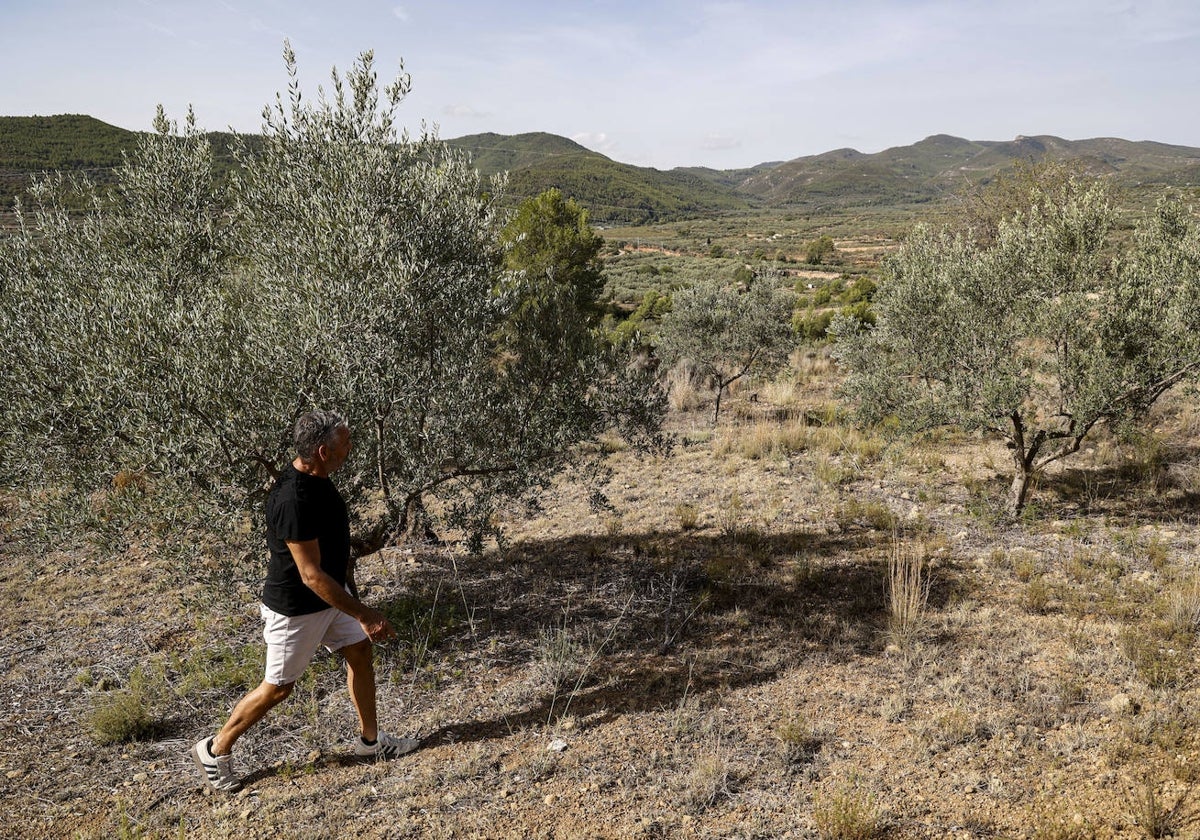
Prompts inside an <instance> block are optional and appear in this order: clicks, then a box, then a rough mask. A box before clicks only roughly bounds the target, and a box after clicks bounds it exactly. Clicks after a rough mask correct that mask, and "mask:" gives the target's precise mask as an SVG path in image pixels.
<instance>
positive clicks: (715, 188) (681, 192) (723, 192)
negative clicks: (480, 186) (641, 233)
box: [446, 133, 752, 224]
mask: <svg viewBox="0 0 1200 840" xmlns="http://www.w3.org/2000/svg"><path fill="white" fill-rule="evenodd" d="M446 142H447V143H449V144H450V145H451V146H455V147H457V148H460V149H464V150H466V151H468V152H470V153H471V157H472V160H473V161H474V162H475V165H476V166H477V167H478V168H479V171H480V172H481V173H483V174H484V175H493V174H496V173H498V172H505V171H507V172H508V173H509V181H508V187H509V189H508V196H509V198H510V199H512V200H513V201H520V200H522V199H524V198H528V197H531V196H534V195H537V194H538V193H541V192H543V191H544V190H547V189H549V188H551V187H557V188H558V189H559V190H561V191H562V192H563V194H565V195H568V196H570V197H572V198H574V199H576V200H577V201H579V202H580V203H581V204H583V205H584V206H585V207H587V208H588V210H589V212H590V214H591V216H592V219H593V220H594V221H598V222H609V223H611V222H621V223H625V224H642V223H646V222H653V221H662V220H664V219H671V218H681V217H685V216H697V215H705V214H711V213H717V212H723V211H729V210H742V209H745V208H746V207H748V206H750V203H751V202H752V199H750V198H748V197H743V196H738V195H736V194H735V193H733V192H732V191H731V190H730V189H729V187H728V185H726V184H723V183H720V178H719V177H717V178H709V177H703V176H701V175H699V174H697V173H696V172H694V171H688V170H682V169H674V170H671V171H669V172H663V171H661V170H658V169H651V168H646V167H638V166H631V165H630V164H626V163H618V162H617V161H614V160H612V159H611V158H608V157H605V156H604V155H602V154H600V153H599V152H593V151H590V150H589V149H585V148H584V147H583V146H580V145H579V144H578V143H575V142H574V141H572V140H567V139H566V138H564V137H558V136H556V135H553V134H545V133H535V134H517V135H510V136H505V135H500V134H474V135H468V136H466V137H458V138H455V139H452V140H447V141H446ZM709 171H710V172H711V171H713V170H709Z"/></svg>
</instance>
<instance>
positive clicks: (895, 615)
mask: <svg viewBox="0 0 1200 840" xmlns="http://www.w3.org/2000/svg"><path fill="white" fill-rule="evenodd" d="M887 593H888V601H887V607H888V627H887V637H888V642H889V643H890V644H892V645H895V646H896V647H897V648H899V649H900V650H902V651H907V650H910V649H911V648H912V646H913V644H914V643H915V642H916V641H917V640H918V639H919V638H920V635H921V633H922V632H923V630H924V625H925V620H926V615H925V609H926V605H927V604H928V603H929V578H928V575H927V574H926V555H925V546H924V545H921V544H919V543H918V544H911V543H908V542H905V541H903V540H901V539H900V537H899V535H898V534H897V533H896V532H893V533H892V543H891V548H890V550H889V552H888V577H887Z"/></svg>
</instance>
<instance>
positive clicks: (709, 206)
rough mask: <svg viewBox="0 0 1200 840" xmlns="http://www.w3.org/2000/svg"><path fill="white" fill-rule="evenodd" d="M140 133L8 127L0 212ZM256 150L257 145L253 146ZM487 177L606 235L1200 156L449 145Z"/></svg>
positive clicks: (480, 138)
mask: <svg viewBox="0 0 1200 840" xmlns="http://www.w3.org/2000/svg"><path fill="white" fill-rule="evenodd" d="M210 136H211V138H212V140H213V145H214V148H215V150H216V158H217V165H218V170H219V171H221V172H223V171H226V170H228V169H229V168H230V167H232V166H233V165H234V164H233V160H232V155H231V154H230V151H229V150H230V147H231V145H232V142H233V135H230V134H225V133H219V132H217V133H213V134H212V135H210ZM136 137H137V134H136V133H135V132H132V131H127V130H125V129H123V128H118V127H116V126H112V125H108V124H107V123H103V122H101V121H100V120H97V119H94V118H92V117H88V116H82V115H60V116H54V117H0V210H4V209H7V208H8V207H11V205H12V202H13V200H14V197H15V196H16V195H17V194H19V193H20V192H21V191H22V190H24V189H25V188H26V187H27V185H28V183H29V181H30V178H31V177H32V176H33V174H34V173H36V172H42V171H47V170H64V171H85V172H87V173H88V174H89V175H90V176H92V177H93V178H94V179H96V180H98V181H100V182H102V183H103V182H104V181H105V180H107V179H109V178H110V177H111V171H112V168H113V167H115V166H117V165H119V164H120V163H121V153H122V151H123V150H126V149H129V148H131V147H132V145H133V143H134V142H135V139H136ZM248 140H249V141H250V142H252V143H253V142H254V140H255V138H254V137H253V136H250V137H249V138H248ZM446 142H447V143H448V144H450V145H452V146H456V147H458V148H460V149H463V150H465V151H467V152H469V153H470V154H471V156H472V160H473V161H474V162H475V165H476V166H477V167H478V168H479V170H480V172H481V173H483V174H484V175H492V174H496V173H499V172H508V173H509V181H508V192H507V198H508V199H509V200H510V201H513V202H516V201H519V200H521V199H524V198H527V197H529V196H532V195H536V194H537V193H539V192H542V191H543V190H545V189H548V188H549V187H557V188H558V189H560V190H562V192H563V193H565V194H567V195H569V196H571V197H573V198H575V199H576V200H577V201H579V202H580V203H581V204H583V205H584V206H585V207H587V208H588V210H589V211H590V213H591V216H592V219H593V220H594V221H596V222H599V223H604V224H635V225H636V224H646V223H651V222H659V221H666V220H672V219H679V218H687V217H699V216H711V215H717V214H723V213H728V212H736V211H744V210H747V209H758V208H803V209H808V210H814V209H819V208H821V207H864V206H888V205H896V206H904V205H913V204H925V203H931V202H936V201H938V200H940V199H942V198H944V197H946V196H949V195H952V194H955V193H956V192H958V191H960V190H962V189H963V188H964V187H965V186H968V185H974V184H979V183H986V182H988V181H990V180H991V179H993V178H995V177H996V175H997V174H999V173H1000V172H1002V171H1004V170H1005V169H1008V168H1009V167H1011V166H1013V165H1014V164H1015V163H1016V162H1018V161H1026V162H1028V161H1042V160H1056V161H1072V160H1074V161H1081V162H1082V163H1083V164H1084V165H1085V166H1086V167H1087V168H1088V169H1089V171H1092V172H1094V173H1096V174H1102V175H1106V176H1109V177H1111V178H1112V179H1113V180H1114V181H1115V182H1116V183H1117V184H1118V185H1120V186H1122V187H1126V188H1129V189H1132V190H1139V189H1153V188H1155V187H1159V186H1172V187H1184V188H1187V187H1198V186H1200V148H1193V147H1189V146H1174V145H1169V144H1165V143H1155V142H1151V141H1136V142H1135V141H1130V140H1122V139H1119V138H1113V137H1101V138H1093V139H1090V140H1064V139H1062V138H1060V137H1054V136H1050V135H1039V136H1030V137H1016V138H1014V139H1013V140H1005V141H987V140H965V139H963V138H960V137H952V136H949V135H946V134H935V135H932V136H930V137H926V138H925V139H924V140H921V141H919V142H916V143H913V144H911V145H908V146H895V147H893V148H890V149H885V150H883V151H882V152H878V153H875V154H864V153H862V152H859V151H857V150H855V149H835V150H833V151H828V152H823V153H821V154H818V155H807V156H804V157H798V158H795V159H793V160H789V161H785V162H768V163H761V164H758V165H756V166H752V167H747V168H743V169H729V170H716V169H709V168H705V167H678V168H675V169H671V170H665V171H664V170H659V169H653V168H649V167H639V166H633V165H631V164H626V163H620V162H618V161H615V160H612V159H611V158H608V157H606V156H604V155H602V154H600V153H599V152H594V151H591V150H590V149H587V148H585V147H583V146H581V145H580V144H578V143H576V142H574V141H573V140H569V139H567V138H565V137H560V136H557V135H554V134H547V133H545V132H533V133H527V134H516V135H503V134H494V133H487V134H473V135H467V136H464V137H458V138H454V139H448V140H447V141H446Z"/></svg>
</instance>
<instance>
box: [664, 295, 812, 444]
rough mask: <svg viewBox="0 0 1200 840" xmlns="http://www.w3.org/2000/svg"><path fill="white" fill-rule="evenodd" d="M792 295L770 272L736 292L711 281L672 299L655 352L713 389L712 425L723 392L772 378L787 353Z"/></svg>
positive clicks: (715, 418) (792, 338)
mask: <svg viewBox="0 0 1200 840" xmlns="http://www.w3.org/2000/svg"><path fill="white" fill-rule="evenodd" d="M793 303H794V294H793V293H792V292H791V291H790V290H789V289H787V288H784V287H783V286H781V284H780V282H779V280H778V279H777V278H776V276H775V274H774V273H772V272H769V271H767V272H763V273H760V274H758V275H756V276H755V278H754V280H753V282H752V283H751V284H750V288H749V289H747V290H745V291H739V290H738V289H737V288H735V287H731V286H728V285H726V284H724V283H722V282H721V281H719V280H716V279H710V280H706V281H702V282H700V283H697V284H695V285H694V286H691V287H689V288H686V289H681V290H680V291H678V292H676V293H675V294H674V295H673V296H672V304H671V310H670V311H669V312H667V313H666V314H664V315H663V318H662V324H661V326H660V328H659V345H658V352H659V354H660V356H661V358H662V359H663V361H665V362H666V363H667V364H674V363H676V362H678V361H681V360H685V359H686V360H687V361H689V362H691V363H692V364H693V365H694V366H695V370H696V373H697V374H699V375H700V376H702V377H704V378H707V379H711V380H712V382H713V383H714V386H715V389H716V400H715V403H714V405H713V423H716V422H717V418H718V417H719V416H720V414H721V398H722V396H723V395H724V393H725V390H726V389H727V388H728V387H729V386H730V385H731V384H733V383H734V382H736V381H738V380H739V379H741V378H742V377H744V376H748V375H758V374H767V373H773V372H774V371H775V370H777V369H778V368H779V366H780V365H781V364H782V363H783V362H784V360H785V359H787V356H788V353H789V352H791V349H792V346H793V342H794V336H793V333H792V329H791V313H792V306H793Z"/></svg>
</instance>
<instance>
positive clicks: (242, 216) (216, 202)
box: [0, 48, 663, 550]
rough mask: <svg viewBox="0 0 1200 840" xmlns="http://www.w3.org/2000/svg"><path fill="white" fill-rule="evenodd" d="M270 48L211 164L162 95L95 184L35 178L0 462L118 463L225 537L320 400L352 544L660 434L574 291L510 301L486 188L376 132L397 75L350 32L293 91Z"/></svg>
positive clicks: (500, 495)
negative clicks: (80, 206) (342, 437)
mask: <svg viewBox="0 0 1200 840" xmlns="http://www.w3.org/2000/svg"><path fill="white" fill-rule="evenodd" d="M285 60H286V65H287V69H288V72H289V74H290V76H291V84H290V86H289V89H288V91H287V93H286V95H281V96H279V97H277V100H276V102H275V103H274V105H273V106H270V107H268V108H267V109H265V110H264V122H263V130H262V136H261V138H242V139H241V141H240V142H237V143H235V156H236V158H237V160H238V163H239V166H238V168H236V169H235V171H234V172H233V174H232V176H231V177H230V178H229V179H228V180H227V181H221V180H218V179H216V178H215V177H214V174H213V166H212V162H213V161H212V152H211V149H210V148H209V145H208V142H207V140H206V139H205V136H204V135H203V134H202V133H201V132H200V131H199V130H198V129H197V128H196V127H195V121H194V119H192V118H191V116H190V115H189V119H188V120H187V122H186V123H185V126H184V128H183V131H182V132H180V131H178V130H176V129H175V127H174V126H172V125H171V124H169V123H168V121H167V120H166V118H165V117H164V116H163V115H162V114H161V111H160V115H159V118H158V119H157V120H156V124H155V128H156V131H155V132H154V133H153V134H152V135H149V136H146V137H145V138H144V139H143V140H142V141H141V142H140V144H139V146H138V148H137V149H136V150H134V151H133V152H132V153H131V154H130V156H129V158H128V160H127V162H126V164H125V166H123V167H122V168H121V169H120V171H119V172H118V173H117V186H116V189H115V191H114V192H113V193H112V194H108V193H106V192H102V191H100V190H98V189H96V188H95V187H94V186H92V185H90V184H88V183H87V182H86V181H80V182H70V181H65V180H63V179H57V178H56V179H51V180H49V181H47V182H45V183H43V184H41V185H40V186H39V187H38V189H37V190H36V191H35V193H34V195H33V199H32V207H31V208H29V209H23V210H22V212H21V213H20V215H19V229H18V231H17V232H16V234H15V235H13V236H11V237H8V238H6V239H4V240H0V339H2V340H3V341H4V342H5V345H6V346H10V347H13V348H14V355H13V356H12V357H11V358H12V364H10V365H9V366H7V368H6V369H5V370H4V372H3V373H2V374H0V398H2V399H3V400H4V402H5V404H6V422H5V423H4V424H3V426H4V428H3V429H2V430H0V435H2V436H3V437H2V439H0V442H2V443H3V452H2V453H0V480H3V482H4V483H5V484H9V485H13V484H20V485H23V486H30V487H31V486H42V487H64V486H67V485H73V486H77V487H79V488H81V489H83V490H89V491H91V490H96V489H98V488H101V489H102V488H104V487H105V486H111V483H112V482H113V479H114V476H120V475H127V474H133V475H137V476H139V477H141V478H139V486H143V484H144V485H146V486H152V487H154V488H155V490H156V491H162V492H163V493H166V492H168V491H170V492H171V493H172V494H173V495H171V496H170V508H169V511H168V514H169V516H170V517H171V518H172V519H175V520H178V521H180V522H182V521H185V520H186V521H188V522H190V523H191V526H192V527H194V528H195V529H196V530H195V533H206V532H212V531H213V530H219V531H223V532H225V533H229V532H232V531H234V530H236V529H235V528H233V527H232V526H233V525H234V524H235V523H236V522H237V521H238V520H243V521H244V520H245V519H246V517H248V516H250V515H251V514H252V513H253V511H254V510H255V507H256V504H257V502H256V499H257V497H258V495H259V494H260V493H261V491H262V490H263V488H264V487H265V486H266V484H267V482H268V481H269V479H270V477H271V475H272V474H273V473H275V472H276V471H277V470H278V469H279V468H280V467H281V466H282V465H283V464H285V463H286V462H287V460H288V459H289V458H290V445H289V444H290V427H291V425H292V423H293V421H294V419H295V417H296V416H298V414H300V413H301V412H303V411H305V410H308V409H309V408H312V407H332V408H337V409H339V410H341V411H342V412H344V413H345V414H347V415H348V417H349V418H350V420H351V423H352V426H353V427H354V428H355V430H356V434H355V448H354V450H353V452H352V454H351V459H350V461H349V462H348V464H347V467H346V468H345V469H344V471H343V473H342V475H343V476H344V478H342V479H341V480H340V483H341V485H342V486H343V489H344V492H346V493H347V495H348V497H349V499H348V500H349V501H350V503H351V506H352V508H353V509H355V510H357V511H360V512H367V519H366V521H365V522H364V523H363V527H362V528H360V529H359V533H358V536H360V537H362V538H363V540H364V544H363V546H362V547H363V549H364V550H366V549H367V548H370V547H377V546H378V545H379V544H381V541H382V540H383V539H385V538H386V537H387V536H388V535H391V534H395V533H398V532H401V531H408V532H409V533H410V534H413V533H426V532H428V530H429V521H428V516H429V512H428V510H427V508H426V505H425V502H426V500H428V499H430V498H433V497H436V498H439V499H441V500H442V501H443V502H444V504H442V505H439V510H440V512H441V517H442V519H441V521H442V522H443V523H444V524H446V525H449V526H453V527H459V528H462V529H465V531H466V533H468V534H470V535H473V536H475V537H478V536H480V535H481V534H483V533H484V532H485V531H486V529H487V528H488V527H489V526H488V523H489V522H490V521H491V516H490V514H491V513H492V511H493V510H494V509H495V507H496V505H497V504H499V503H500V502H502V501H503V500H506V499H529V498H531V497H532V496H533V494H535V493H536V491H537V490H538V489H539V488H541V487H544V486H545V485H546V484H547V483H548V482H549V480H550V479H551V477H552V476H554V475H555V474H557V473H558V472H560V471H561V470H563V469H565V468H567V467H569V466H571V465H577V464H580V463H581V459H582V458H584V454H585V452H586V451H587V447H586V446H584V444H585V443H586V442H587V441H589V440H591V439H594V438H595V437H596V436H598V435H599V434H600V433H602V432H604V431H606V430H609V429H613V428H616V429H618V430H620V431H621V432H623V433H624V434H626V436H628V437H629V438H630V439H631V440H633V442H634V443H636V444H639V445H652V444H654V443H656V442H658V436H657V435H658V426H659V423H660V421H661V413H662V405H663V401H662V399H661V395H659V394H658V393H657V391H656V386H655V384H654V383H653V382H652V381H650V379H649V377H648V376H646V375H643V374H639V373H637V372H636V371H634V370H633V369H631V368H630V367H629V366H628V364H627V359H626V358H625V357H624V356H622V354H621V353H620V352H619V351H617V350H613V349H611V348H609V347H608V346H607V345H605V343H604V342H602V341H600V340H599V339H598V338H596V339H592V340H589V339H591V331H590V327H589V326H588V316H587V315H586V314H581V313H580V312H579V311H578V310H579V309H580V306H581V304H580V301H577V300H575V299H571V300H565V301H559V302H558V304H557V305H555V306H553V307H547V306H542V305H540V304H537V303H536V301H535V302H534V304H531V299H532V298H536V294H535V291H536V289H537V284H536V283H533V282H532V279H531V278H530V277H529V275H528V272H517V271H510V270H508V269H506V268H505V246H504V243H503V242H502V240H501V237H500V232H501V230H502V227H503V223H504V217H503V216H502V215H501V213H500V212H499V210H498V207H499V204H498V198H499V196H500V194H501V192H502V189H503V183H502V182H484V181H482V180H481V178H480V176H479V175H478V173H477V172H476V170H475V169H474V167H473V166H472V165H471V163H470V161H469V159H468V158H467V157H466V156H465V155H464V154H463V153H461V152H458V151H456V150H454V149H452V148H451V147H448V146H446V145H445V144H443V143H441V142H440V141H439V140H438V139H437V138H436V137H435V136H433V135H432V134H430V133H422V135H421V136H420V137H417V138H411V137H409V136H408V135H407V134H399V133H398V132H397V131H396V129H395V127H394V119H395V113H396V109H397V108H398V107H399V105H400V103H401V102H402V100H403V99H404V97H405V95H406V93H407V91H408V88H409V80H408V77H407V76H405V75H404V74H403V73H402V74H401V75H400V76H399V77H398V78H397V79H396V81H395V82H394V83H392V84H390V85H388V86H385V87H383V88H381V87H380V86H379V84H378V83H377V80H376V74H375V71H374V69H373V65H372V56H371V54H370V53H369V52H368V53H364V54H363V55H362V56H360V58H359V60H358V61H357V62H356V63H355V65H354V66H353V68H352V69H351V70H350V71H348V72H347V73H346V74H345V75H344V76H342V75H339V74H338V72H337V71H336V70H335V71H334V73H333V76H332V86H331V88H330V90H329V91H325V90H320V91H319V92H318V95H317V97H316V98H315V100H314V101H309V100H308V99H305V98H304V97H303V95H302V92H301V89H300V85H299V83H298V81H297V78H296V65H295V58H294V56H293V55H292V53H291V50H290V48H287V49H286V50H285ZM72 195H82V196H84V197H85V198H86V199H87V205H88V207H89V209H88V211H87V212H86V213H84V214H83V215H82V216H81V217H76V216H72V215H71V214H70V213H68V211H67V210H66V209H65V208H66V207H68V206H70V204H69V202H68V201H67V199H68V198H69V197H70V196H72ZM535 312H536V313H537V318H536V326H537V331H536V334H531V333H530V331H528V330H525V329H524V328H523V327H524V326H525V325H527V324H528V323H529V322H530V318H531V317H532V313H535ZM565 348H569V350H570V353H571V355H570V361H571V364H572V367H571V370H570V375H569V376H568V375H561V374H563V371H562V366H561V364H560V356H559V355H557V354H560V353H562V352H563V351H564V349H565ZM142 479H144V482H143V481H142ZM120 483H122V484H124V482H120ZM189 516H190V518H189ZM243 530H244V529H243Z"/></svg>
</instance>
